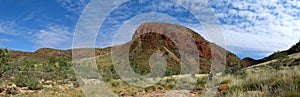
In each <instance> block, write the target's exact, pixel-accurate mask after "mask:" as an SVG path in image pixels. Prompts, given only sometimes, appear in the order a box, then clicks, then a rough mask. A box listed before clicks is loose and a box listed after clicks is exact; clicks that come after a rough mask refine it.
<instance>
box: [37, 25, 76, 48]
mask: <svg viewBox="0 0 300 97" xmlns="http://www.w3.org/2000/svg"><path fill="white" fill-rule="evenodd" d="M31 40H32V41H33V42H34V43H35V44H36V45H37V46H38V47H50V48H64V49H65V48H71V43H72V33H71V32H69V29H68V28H67V27H64V26H50V27H48V28H47V29H43V30H39V31H38V32H35V34H34V36H33V37H32V38H31Z"/></svg>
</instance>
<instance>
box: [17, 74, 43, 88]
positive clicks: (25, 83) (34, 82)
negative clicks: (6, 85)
mask: <svg viewBox="0 0 300 97" xmlns="http://www.w3.org/2000/svg"><path fill="white" fill-rule="evenodd" d="M14 83H15V84H16V85H17V86H18V87H28V89H30V90H39V89H42V88H43V87H42V84H41V83H40V82H39V81H38V79H37V78H35V77H32V76H26V75H23V74H21V73H19V74H17V75H16V77H15V79H14Z"/></svg>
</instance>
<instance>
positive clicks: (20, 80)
mask: <svg viewBox="0 0 300 97" xmlns="http://www.w3.org/2000/svg"><path fill="white" fill-rule="evenodd" d="M14 83H15V84H16V85H17V86H18V87H26V86H27V83H28V76H24V75H22V74H18V75H17V76H16V77H15V79H14Z"/></svg>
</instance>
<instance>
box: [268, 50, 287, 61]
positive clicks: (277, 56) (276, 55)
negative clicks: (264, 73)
mask: <svg viewBox="0 0 300 97" xmlns="http://www.w3.org/2000/svg"><path fill="white" fill-rule="evenodd" d="M286 57H288V53H287V52H280V51H277V52H274V53H273V55H271V59H284V58H286Z"/></svg>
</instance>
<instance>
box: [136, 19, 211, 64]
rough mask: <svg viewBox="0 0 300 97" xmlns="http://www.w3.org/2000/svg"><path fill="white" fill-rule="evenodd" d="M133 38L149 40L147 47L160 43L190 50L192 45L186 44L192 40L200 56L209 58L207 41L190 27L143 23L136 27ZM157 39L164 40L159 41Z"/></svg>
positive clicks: (173, 47) (170, 47)
mask: <svg viewBox="0 0 300 97" xmlns="http://www.w3.org/2000/svg"><path fill="white" fill-rule="evenodd" d="M145 33H148V34H145ZM149 34H150V35H149ZM191 38H193V39H191ZM133 39H140V40H142V41H143V42H146V41H151V42H150V45H148V46H149V47H153V45H156V44H162V45H164V46H165V47H167V48H168V49H187V50H190V51H192V45H188V43H187V42H192V41H194V42H195V44H196V46H197V48H198V51H199V52H198V54H199V55H200V57H202V58H205V59H210V58H211V51H210V44H209V42H207V41H206V40H205V39H204V38H203V37H201V36H200V35H199V34H197V33H196V32H194V31H192V30H191V29H189V28H186V27H183V26H180V25H175V24H167V23H156V22H150V23H144V24H142V25H140V26H139V27H138V28H137V30H136V31H135V34H134V35H133ZM159 41H165V42H163V43H159ZM175 44H177V45H175ZM176 55H177V54H176Z"/></svg>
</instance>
